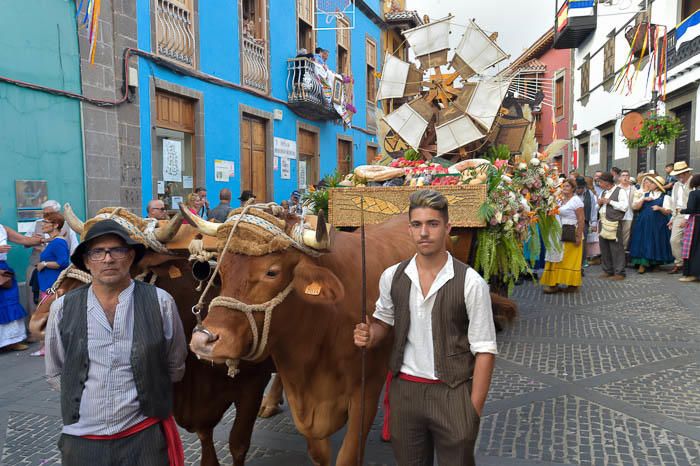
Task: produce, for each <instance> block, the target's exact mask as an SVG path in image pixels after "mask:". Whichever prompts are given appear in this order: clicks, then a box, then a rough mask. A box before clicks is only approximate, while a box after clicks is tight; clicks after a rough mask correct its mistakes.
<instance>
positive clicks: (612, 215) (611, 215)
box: [605, 186, 625, 222]
mask: <svg viewBox="0 0 700 466" xmlns="http://www.w3.org/2000/svg"><path fill="white" fill-rule="evenodd" d="M609 199H610V200H611V201H616V202H617V201H618V200H619V199H620V187H619V186H616V187H615V189H614V190H613V192H612V194H611V195H610V197H609ZM624 216H625V212H624V211H622V210H617V209H614V208H613V206H612V205H610V204H608V205H607V206H605V218H606V219H608V220H610V221H611V222H616V221H619V220H622V218H623V217H624Z"/></svg>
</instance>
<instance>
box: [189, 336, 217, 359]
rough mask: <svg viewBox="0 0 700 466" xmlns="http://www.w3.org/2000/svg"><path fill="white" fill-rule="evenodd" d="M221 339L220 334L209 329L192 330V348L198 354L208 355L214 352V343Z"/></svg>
mask: <svg viewBox="0 0 700 466" xmlns="http://www.w3.org/2000/svg"><path fill="white" fill-rule="evenodd" d="M218 339H219V337H218V335H215V334H213V333H211V332H210V331H208V330H196V331H194V332H192V338H191V340H190V348H191V349H192V351H193V352H194V353H195V354H196V355H198V356H205V357H206V356H208V355H210V354H211V352H212V347H213V346H214V343H216V341H217V340H218Z"/></svg>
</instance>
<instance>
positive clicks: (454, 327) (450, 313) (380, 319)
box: [354, 190, 497, 466]
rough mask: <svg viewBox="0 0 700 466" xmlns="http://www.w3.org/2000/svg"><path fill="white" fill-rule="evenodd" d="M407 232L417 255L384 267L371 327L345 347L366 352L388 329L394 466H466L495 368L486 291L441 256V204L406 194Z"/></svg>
mask: <svg viewBox="0 0 700 466" xmlns="http://www.w3.org/2000/svg"><path fill="white" fill-rule="evenodd" d="M409 231H410V234H411V237H412V238H413V240H414V242H415V244H416V249H417V254H416V255H415V256H414V257H413V258H412V259H410V260H408V261H404V262H401V263H400V264H396V265H394V266H392V267H389V268H388V269H387V270H385V271H384V273H383V274H382V276H381V279H380V282H379V290H380V295H379V299H378V300H377V304H376V309H375V312H374V314H373V317H374V319H375V320H374V321H373V322H371V323H370V324H365V323H361V324H358V325H357V326H356V327H355V332H354V341H355V344H356V345H357V346H359V347H367V348H371V347H373V346H375V345H377V344H378V342H379V341H381V340H382V339H383V338H384V337H386V336H387V335H388V334H389V333H390V330H391V328H392V327H393V329H394V343H393V349H392V353H391V358H390V361H389V370H390V371H391V372H392V374H393V375H394V380H393V381H392V383H391V388H390V392H389V403H390V406H391V417H390V421H389V422H390V425H391V443H392V447H393V450H394V455H395V456H396V460H397V462H398V464H399V465H401V466H403V465H430V464H432V463H433V456H434V455H435V453H437V458H438V463H439V464H440V465H441V466H451V465H454V466H457V465H460V466H464V465H467V466H469V465H474V464H475V463H474V443H475V441H476V437H477V434H478V430H479V417H480V416H481V412H482V409H483V406H484V402H485V400H486V396H487V394H488V390H489V385H490V383H491V374H492V371H493V365H494V360H495V354H496V353H497V349H496V332H495V328H494V324H493V315H492V312H491V299H490V295H489V287H488V284H487V283H486V282H485V281H484V279H483V278H481V276H480V275H479V274H478V273H477V272H476V271H474V269H471V268H469V266H467V265H465V264H463V263H462V262H460V261H458V260H457V259H454V258H453V257H452V256H451V255H450V254H449V253H448V252H447V250H446V243H447V240H448V237H449V232H450V223H449V219H448V212H447V200H446V199H445V197H444V196H443V195H442V194H440V193H437V192H435V191H427V190H425V191H417V192H415V193H413V194H412V195H411V203H410V208H409Z"/></svg>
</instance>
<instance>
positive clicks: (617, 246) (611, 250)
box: [598, 173, 629, 280]
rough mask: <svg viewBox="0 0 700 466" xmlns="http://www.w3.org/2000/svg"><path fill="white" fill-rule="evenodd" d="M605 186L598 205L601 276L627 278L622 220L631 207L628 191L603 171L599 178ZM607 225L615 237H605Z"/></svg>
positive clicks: (602, 186)
mask: <svg viewBox="0 0 700 466" xmlns="http://www.w3.org/2000/svg"><path fill="white" fill-rule="evenodd" d="M598 183H599V184H600V187H601V188H603V192H602V193H601V196H600V198H599V199H598V205H599V206H600V210H599V211H598V217H599V218H600V223H601V225H602V228H601V230H600V231H601V233H600V260H601V266H602V268H603V274H602V275H601V278H609V279H611V280H624V279H625V265H626V260H625V259H626V258H625V248H624V245H623V238H622V222H621V220H622V219H623V218H624V216H625V212H627V209H628V208H629V200H628V199H627V192H626V191H625V190H624V189H622V188H620V187H619V186H615V180H614V178H613V176H612V174H611V173H603V174H602V175H600V178H599V180H598ZM606 226H607V227H609V228H611V229H613V231H612V233H613V237H611V238H605V236H606V235H607V232H606V230H607V228H606Z"/></svg>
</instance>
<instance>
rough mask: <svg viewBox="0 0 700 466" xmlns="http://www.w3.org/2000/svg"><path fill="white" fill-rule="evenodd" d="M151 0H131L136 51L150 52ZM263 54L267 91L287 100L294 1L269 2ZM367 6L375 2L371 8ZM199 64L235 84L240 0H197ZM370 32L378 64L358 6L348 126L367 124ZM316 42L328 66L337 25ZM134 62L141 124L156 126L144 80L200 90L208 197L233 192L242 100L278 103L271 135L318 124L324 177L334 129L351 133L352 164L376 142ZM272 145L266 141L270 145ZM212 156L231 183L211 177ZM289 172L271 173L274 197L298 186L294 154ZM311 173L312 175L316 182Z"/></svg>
mask: <svg viewBox="0 0 700 466" xmlns="http://www.w3.org/2000/svg"><path fill="white" fill-rule="evenodd" d="M368 3H369V4H370V6H372V4H374V3H376V5H374V6H376V11H379V1H378V0H375V1H370V2H368ZM150 5H152V2H151V1H150V0H137V15H138V46H139V49H141V50H147V51H153V47H152V42H153V41H154V40H155V39H154V37H153V36H152V31H151V18H150ZM269 5H270V7H269V17H270V18H269V35H270V41H269V54H270V68H271V91H272V92H271V95H272V96H273V97H275V98H277V99H281V100H284V101H286V100H287V91H286V81H287V59H288V58H290V57H293V56H294V55H295V54H296V48H297V45H296V35H297V32H296V10H295V8H296V6H295V5H296V1H295V0H270V1H269ZM374 6H373V7H374ZM198 30H199V37H198V53H199V68H198V69H199V70H200V71H202V72H204V73H207V74H211V75H214V76H217V77H219V78H222V79H225V80H227V81H231V82H234V83H237V84H240V83H241V76H240V73H241V68H240V61H239V60H240V59H239V57H240V54H239V48H240V35H239V18H238V1H223V0H207V1H203V0H200V1H199V29H198ZM367 35H369V36H371V37H373V38H374V39H375V41H376V43H377V63H380V58H379V54H380V29H379V27H378V26H377V25H375V24H374V23H372V22H371V21H370V20H369V19H368V18H367V17H365V16H364V15H363V14H362V13H361V12H360V11H359V10H358V11H357V15H356V23H355V29H354V30H353V31H352V33H351V39H352V45H351V47H352V50H351V55H352V57H351V67H352V73H353V76H354V77H355V85H354V94H355V98H354V104H355V107H356V108H357V114H356V115H355V116H354V117H353V125H355V126H358V127H361V128H366V127H367V122H366V98H365V96H366V92H367V91H366V83H365V74H366V63H365V37H366V36H367ZM317 43H318V45H319V46H322V47H325V48H327V49H329V50H330V51H331V54H330V59H329V67H331V68H333V69H335V68H336V61H335V60H336V57H335V55H336V53H335V48H336V45H335V44H336V35H335V31H318V33H317ZM139 60H140V63H139V92H140V105H141V106H140V112H141V127H142V128H152V127H153V126H154V125H155V114H154V109H151V107H150V96H149V89H150V81H151V79H152V78H153V77H156V78H158V79H162V80H165V81H168V82H171V83H174V84H177V85H180V86H184V87H188V88H191V89H194V90H196V91H198V92H201V93H202V94H203V96H204V97H203V107H204V108H203V111H204V141H205V142H204V146H205V160H206V162H205V165H206V166H205V173H206V175H205V176H206V187H207V189H208V190H209V191H210V196H209V197H210V199H214V200H215V199H216V193H218V191H219V190H220V189H222V188H224V187H228V188H229V189H231V191H232V192H233V193H234V194H235V193H239V192H240V179H239V177H238V170H239V167H240V163H239V161H240V157H239V155H240V154H239V148H240V127H239V125H240V121H239V105H240V104H243V105H246V106H249V107H253V108H256V109H259V110H262V111H266V112H272V111H273V110H275V109H278V110H282V112H283V118H282V120H278V121H274V124H273V126H274V128H273V134H274V136H275V137H281V138H285V139H291V140H296V138H297V134H296V132H297V121H304V122H305V123H307V124H311V125H314V126H316V127H318V128H319V130H320V135H319V139H320V141H319V144H320V153H321V157H320V163H319V165H320V167H319V169H320V175H321V176H324V175H326V174H329V173H331V172H333V170H335V168H336V160H337V159H336V135H337V134H345V135H348V136H351V137H352V138H353V141H354V147H353V155H354V163H355V165H361V164H364V163H365V160H366V150H367V143H368V142H374V143H376V142H377V138H376V136H370V135H367V134H365V133H363V132H361V131H357V130H353V129H348V130H345V129H343V127H342V126H341V125H337V124H335V123H334V122H312V121H308V120H305V119H303V118H300V117H299V116H297V115H296V114H294V113H293V112H292V111H291V110H289V109H288V108H287V107H286V105H284V104H282V103H278V102H272V101H270V100H267V99H264V98H261V97H258V96H255V95H251V94H249V93H246V92H244V91H239V90H234V89H229V88H224V87H220V86H216V85H213V84H210V83H207V82H204V81H200V80H198V79H194V78H191V77H186V76H181V75H178V74H176V73H173V72H170V71H169V70H167V69H165V68H163V67H160V66H158V65H156V64H154V63H152V62H151V61H150V60H148V59H147V58H140V59H139ZM151 136H152V135H151V132H150V131H142V132H141V154H142V167H143V168H142V170H143V173H142V175H143V176H142V179H143V192H144V195H143V199H144V209H145V203H146V202H147V201H148V199H150V195H151V193H153V186H152V181H151V179H152V177H151V167H152V163H151V160H152V159H151V157H152V156H151V153H152V150H151V144H152V141H151ZM268 150H269V151H272V147H269V148H268ZM214 159H228V160H234V161H235V164H236V177H234V178H232V179H231V181H230V182H229V183H222V182H215V181H214ZM291 165H292V166H291V172H292V179H290V180H283V179H281V177H280V171H279V170H278V171H275V172H274V175H273V176H274V179H273V186H274V200H276V201H278V202H279V201H281V200H283V199H287V198H288V197H289V194H290V193H291V191H293V190H295V189H296V187H297V179H296V170H297V167H296V161H295V160H292V164H291ZM316 181H317V180H312V182H316Z"/></svg>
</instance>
